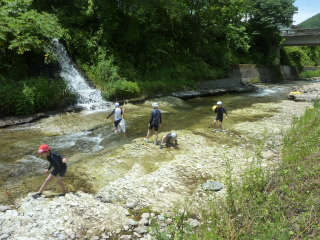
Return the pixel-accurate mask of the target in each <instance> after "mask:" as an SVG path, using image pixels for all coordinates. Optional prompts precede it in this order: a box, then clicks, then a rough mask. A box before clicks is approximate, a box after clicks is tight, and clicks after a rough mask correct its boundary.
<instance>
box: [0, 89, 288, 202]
mask: <svg viewBox="0 0 320 240" xmlns="http://www.w3.org/2000/svg"><path fill="white" fill-rule="evenodd" d="M289 87H290V85H285V86H282V85H281V86H279V85H278V86H276V85H275V86H273V87H271V88H264V89H262V90H261V92H257V93H250V94H224V95H222V96H213V97H207V98H198V99H191V100H188V101H185V102H184V103H183V104H182V105H179V106H170V105H167V106H161V105H160V109H161V110H163V127H162V129H161V130H160V131H161V132H163V133H164V132H169V131H171V130H175V131H179V130H180V129H186V128H190V129H197V128H205V129H208V132H209V131H211V129H212V121H213V112H212V109H211V108H212V106H213V105H215V103H216V102H217V101H222V102H223V105H224V107H225V108H226V109H227V110H228V111H229V112H232V111H233V110H237V109H242V108H246V107H250V106H251V105H252V104H255V103H264V102H277V101H279V100H282V99H285V98H286V95H287V93H288V92H289V91H290V90H289ZM151 110H152V109H151V106H149V105H148V106H147V105H144V104H140V105H139V106H138V107H134V108H132V109H130V108H128V109H126V112H125V119H126V121H127V127H128V131H127V133H125V134H120V135H115V134H113V119H111V118H110V119H109V120H108V121H107V122H105V121H104V119H105V117H106V116H107V114H108V112H104V111H98V112H90V113H88V112H82V113H72V114H64V115H63V114H62V115H59V116H54V117H51V118H49V119H43V120H41V121H39V122H36V123H32V124H26V125H23V126H14V127H10V128H5V129H0V139H1V148H0V167H1V168H0V184H1V185H2V187H1V189H2V190H0V191H1V192H0V201H1V202H3V203H12V201H13V200H14V198H15V197H17V196H23V195H25V194H26V193H28V192H35V191H37V190H38V188H39V186H40V184H41V183H42V181H43V180H44V178H45V176H44V175H42V174H41V171H42V170H43V169H44V168H46V167H47V166H48V163H47V162H46V161H44V160H42V159H41V158H40V156H39V155H38V154H37V148H38V146H39V145H40V144H43V143H48V144H50V145H51V147H52V149H53V150H56V151H57V152H59V153H61V154H63V155H65V156H66V157H68V158H69V160H70V163H69V165H70V168H71V172H70V173H68V174H67V175H68V176H69V177H70V176H77V180H78V181H80V180H79V179H81V185H85V184H84V182H83V181H85V180H84V177H85V172H86V169H87V168H88V167H90V164H94V166H97V164H99V161H104V159H105V158H106V156H110V155H112V152H113V151H114V150H116V149H118V148H120V147H121V146H123V145H124V144H127V143H130V142H131V141H132V140H134V139H136V138H140V137H145V135H146V133H147V124H148V121H149V118H150V114H151ZM268 114H270V113H266V115H264V116H261V118H262V117H265V116H268ZM229 116H230V117H229V119H228V121H226V122H225V125H226V126H227V127H230V126H232V125H233V124H235V123H238V122H241V121H250V120H252V121H253V120H256V119H249V118H248V117H247V116H245V115H243V116H239V115H238V116H237V115H234V116H232V114H230V115H229ZM59 126H60V127H59ZM61 126H63V127H65V126H67V129H65V128H62V127H61ZM84 126H88V127H87V128H84ZM77 128H79V129H81V130H79V131H78V130H77ZM83 129H85V130H83ZM68 130H70V131H68ZM160 135H161V134H160ZM135 161H138V160H137V159H132V162H131V163H124V162H119V161H116V160H115V161H113V162H112V161H110V166H109V167H108V169H106V174H107V175H109V176H110V180H114V179H116V178H117V177H121V176H123V175H124V174H125V173H126V172H127V171H128V170H130V168H131V166H132V165H133V163H134V162H135ZM150 162H153V159H150ZM145 164H148V163H145ZM79 184H80V183H79ZM52 185H54V184H52Z"/></svg>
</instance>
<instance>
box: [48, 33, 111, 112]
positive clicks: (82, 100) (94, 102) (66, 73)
mask: <svg viewBox="0 0 320 240" xmlns="http://www.w3.org/2000/svg"><path fill="white" fill-rule="evenodd" d="M53 44H54V46H55V50H56V54H57V58H58V61H59V64H60V67H61V72H60V76H61V77H62V78H63V79H65V80H66V81H67V83H68V86H69V88H70V90H71V91H73V92H75V93H76V94H77V96H78V105H80V106H82V107H84V108H86V109H88V110H93V109H103V108H104V109H105V108H106V107H107V108H109V107H110V104H111V103H110V102H106V101H105V100H103V98H102V96H101V91H99V90H97V89H94V88H91V87H90V86H89V85H88V83H87V81H86V80H85V78H84V77H83V76H82V75H81V74H80V73H79V71H78V70H77V69H76V68H75V67H74V65H73V63H72V60H71V58H70V57H69V56H68V53H67V51H66V49H65V47H64V46H63V45H62V44H61V43H60V42H59V40H58V39H54V40H53Z"/></svg>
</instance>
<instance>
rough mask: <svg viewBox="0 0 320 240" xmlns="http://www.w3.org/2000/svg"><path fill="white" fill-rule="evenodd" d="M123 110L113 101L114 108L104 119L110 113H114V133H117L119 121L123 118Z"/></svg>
mask: <svg viewBox="0 0 320 240" xmlns="http://www.w3.org/2000/svg"><path fill="white" fill-rule="evenodd" d="M123 112H124V111H123V110H122V109H121V108H120V104H119V103H115V104H114V109H113V110H112V112H111V113H110V114H109V115H108V116H107V118H106V120H108V118H109V117H111V116H112V114H114V122H113V123H114V133H115V134H117V133H119V123H120V122H121V120H122V118H123Z"/></svg>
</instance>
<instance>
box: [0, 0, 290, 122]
mask: <svg viewBox="0 0 320 240" xmlns="http://www.w3.org/2000/svg"><path fill="white" fill-rule="evenodd" d="M293 3H294V0H241V1H239V0H230V1H223V0H197V1H189V0H159V1H146V0H134V1H132V0H120V1H119V0H108V1H103V0H77V1H75V0H72V1H64V0H56V1H50V0H2V1H1V2H0V52H1V54H0V83H1V85H0V88H1V89H0V91H1V92H3V91H8V89H9V90H11V89H12V93H11V94H9V95H10V96H11V98H14V99H15V98H19V101H18V102H17V103H16V104H12V105H11V107H10V111H8V108H4V106H2V105H0V113H1V116H3V115H11V114H28V113H32V112H35V111H37V110H38V109H41V107H40V105H39V104H40V102H39V101H37V100H36V99H37V98H39V97H40V98H41V96H43V95H45V94H46V92H39V89H36V88H34V87H33V83H34V82H39V84H40V83H41V81H42V79H46V80H45V81H49V82H52V83H53V84H54V83H55V82H56V81H61V80H59V79H58V77H57V72H58V69H59V65H58V64H57V61H56V56H55V51H54V48H53V46H52V43H51V41H52V39H53V38H57V39H60V41H61V42H63V43H64V45H65V46H66V48H67V50H68V52H69V54H70V55H71V57H72V58H73V60H74V61H75V62H76V63H77V65H78V66H79V67H80V68H81V69H82V70H83V71H84V72H85V73H86V75H87V76H88V78H89V79H90V80H91V81H92V82H93V85H95V86H96V87H97V88H99V89H101V90H102V91H103V93H104V96H105V97H106V98H107V99H113V100H116V99H120V98H122V99H123V98H129V97H135V96H140V95H146V94H150V93H152V94H154V93H159V92H168V91H174V90H178V89H188V88H189V89H190V88H192V87H193V86H194V83H195V82H197V81H202V80H208V79H217V78H223V77H225V76H226V72H227V69H228V68H229V65H230V64H231V63H233V64H238V63H255V64H275V63H277V62H278V56H277V51H275V50H276V49H277V48H278V47H279V45H280V43H281V41H282V38H281V36H280V33H279V30H278V26H279V25H281V26H290V25H291V21H292V15H293V13H294V12H295V11H296V7H295V6H294V5H293ZM48 79H51V80H48ZM16 84H17V85H19V86H20V87H19V91H16V90H14V91H13V89H15V85H16ZM40 85H41V84H40ZM43 85H45V84H43ZM30 86H31V87H30ZM64 91H67V88H65V87H63V88H62V89H61V92H64ZM58 94H60V93H58ZM57 99H58V100H57V101H58V102H55V103H52V104H51V105H50V106H49V105H48V108H49V107H56V106H64V105H67V104H69V103H70V99H71V100H72V99H73V98H72V97H70V96H68V97H67V98H65V97H63V96H61V97H60V98H57ZM0 100H1V102H2V101H4V102H10V99H8V98H7V97H6V96H2V98H1V99H0ZM54 101H56V100H54ZM71 102H72V101H71ZM17 104H18V105H17ZM45 105H47V104H45Z"/></svg>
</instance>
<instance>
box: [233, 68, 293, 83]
mask: <svg viewBox="0 0 320 240" xmlns="http://www.w3.org/2000/svg"><path fill="white" fill-rule="evenodd" d="M228 74H229V77H230V78H234V79H241V80H242V82H245V83H259V82H264V83H271V82H278V81H281V80H296V79H299V76H298V69H296V67H292V66H266V65H258V64H237V65H231V66H230V69H229V73H228Z"/></svg>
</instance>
